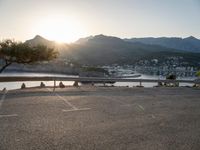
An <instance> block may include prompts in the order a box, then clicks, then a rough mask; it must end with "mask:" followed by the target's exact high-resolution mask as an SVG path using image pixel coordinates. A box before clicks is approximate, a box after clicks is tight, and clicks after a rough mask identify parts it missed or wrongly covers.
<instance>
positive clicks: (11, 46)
mask: <svg viewBox="0 0 200 150" xmlns="http://www.w3.org/2000/svg"><path fill="white" fill-rule="evenodd" d="M57 54H58V53H57V51H55V50H54V49H52V48H48V47H46V46H43V45H38V46H35V47H31V46H30V45H28V44H26V43H22V42H15V41H13V40H5V41H3V42H0V60H1V61H3V65H2V66H1V68H0V73H2V72H3V71H4V70H5V69H6V68H7V67H8V66H10V65H11V64H12V63H19V64H32V63H36V62H41V61H50V60H52V59H55V58H56V57H57Z"/></svg>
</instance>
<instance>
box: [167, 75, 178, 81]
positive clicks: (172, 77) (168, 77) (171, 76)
mask: <svg viewBox="0 0 200 150" xmlns="http://www.w3.org/2000/svg"><path fill="white" fill-rule="evenodd" d="M166 79H169V80H176V75H174V74H170V75H168V76H167V77H166Z"/></svg>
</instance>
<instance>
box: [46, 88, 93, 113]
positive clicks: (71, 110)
mask: <svg viewBox="0 0 200 150" xmlns="http://www.w3.org/2000/svg"><path fill="white" fill-rule="evenodd" d="M47 90H48V91H50V92H52V91H51V90H50V89H49V88H47ZM55 95H56V96H57V97H58V98H59V99H61V100H62V101H64V102H65V103H66V104H68V105H69V106H70V107H71V109H69V110H65V109H63V110H62V111H63V112H73V111H86V110H90V109H91V108H77V107H76V106H74V105H73V104H72V103H70V102H69V101H68V100H67V99H66V98H64V97H62V96H60V95H59V94H58V93H55Z"/></svg>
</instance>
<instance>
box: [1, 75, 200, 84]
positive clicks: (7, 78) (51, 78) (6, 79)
mask: <svg viewBox="0 0 200 150" xmlns="http://www.w3.org/2000/svg"><path fill="white" fill-rule="evenodd" d="M18 81H77V82H82V81H87V82H140V83H142V82H146V83H152V82H153V83H155V82H164V83H194V84H200V80H166V79H127V78H126V79H123V78H98V77H54V76H42V77H30V76H1V77H0V82H18Z"/></svg>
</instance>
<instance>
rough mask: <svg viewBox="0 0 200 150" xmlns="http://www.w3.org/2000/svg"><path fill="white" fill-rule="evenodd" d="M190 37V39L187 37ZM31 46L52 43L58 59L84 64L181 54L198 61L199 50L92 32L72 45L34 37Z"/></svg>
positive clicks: (49, 45)
mask: <svg viewBox="0 0 200 150" xmlns="http://www.w3.org/2000/svg"><path fill="white" fill-rule="evenodd" d="M190 40H192V39H190ZM26 42H27V43H29V44H31V45H35V44H44V45H47V46H48V47H51V46H52V45H53V46H54V48H56V49H58V50H59V51H60V57H59V58H61V59H68V60H71V61H73V62H76V63H78V64H85V65H110V64H134V63H136V62H138V61H140V60H147V59H162V60H165V58H167V57H181V58H182V57H183V58H185V59H183V60H189V61H192V62H193V61H195V63H197V62H198V61H199V60H200V53H199V54H196V53H192V52H185V51H182V50H178V49H173V48H167V47H164V46H160V45H152V44H144V43H141V42H129V41H126V40H123V39H120V38H118V37H113V36H105V35H102V34H101V35H96V36H90V37H86V38H82V39H80V40H78V41H76V42H75V43H72V44H62V46H61V45H60V44H57V43H56V42H53V41H49V40H46V39H44V38H43V37H41V36H36V37H35V38H34V39H32V40H28V41H26Z"/></svg>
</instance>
